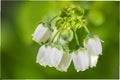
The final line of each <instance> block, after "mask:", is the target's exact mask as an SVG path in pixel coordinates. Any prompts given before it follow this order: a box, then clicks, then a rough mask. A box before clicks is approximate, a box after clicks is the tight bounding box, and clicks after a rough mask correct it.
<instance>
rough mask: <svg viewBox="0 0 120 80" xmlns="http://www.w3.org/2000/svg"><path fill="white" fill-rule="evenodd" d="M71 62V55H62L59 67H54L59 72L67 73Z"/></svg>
mask: <svg viewBox="0 0 120 80" xmlns="http://www.w3.org/2000/svg"><path fill="white" fill-rule="evenodd" d="M71 61H72V56H71V54H69V53H63V57H62V59H61V61H60V63H59V65H58V66H57V67H56V69H57V70H60V71H65V72H67V69H68V67H69V66H70V63H71Z"/></svg>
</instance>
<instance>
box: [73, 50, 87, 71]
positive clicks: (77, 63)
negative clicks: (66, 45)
mask: <svg viewBox="0 0 120 80" xmlns="http://www.w3.org/2000/svg"><path fill="white" fill-rule="evenodd" d="M72 59H73V63H74V67H75V69H76V71H77V72H79V71H85V70H86V69H88V67H89V56H88V53H87V51H86V50H85V49H83V50H80V51H79V52H78V53H75V52H73V53H72Z"/></svg>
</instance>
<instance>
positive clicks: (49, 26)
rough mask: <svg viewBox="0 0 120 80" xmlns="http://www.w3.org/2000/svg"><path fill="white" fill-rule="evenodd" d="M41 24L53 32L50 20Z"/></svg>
mask: <svg viewBox="0 0 120 80" xmlns="http://www.w3.org/2000/svg"><path fill="white" fill-rule="evenodd" d="M43 25H44V27H47V28H49V29H50V30H51V31H52V32H53V29H52V27H51V22H50V21H46V22H44V23H43Z"/></svg>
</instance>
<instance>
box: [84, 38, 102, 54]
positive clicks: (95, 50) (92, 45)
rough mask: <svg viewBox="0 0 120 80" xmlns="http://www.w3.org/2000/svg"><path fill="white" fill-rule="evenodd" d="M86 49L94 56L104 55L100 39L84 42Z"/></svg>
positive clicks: (90, 39)
mask: <svg viewBox="0 0 120 80" xmlns="http://www.w3.org/2000/svg"><path fill="white" fill-rule="evenodd" d="M84 47H85V48H87V50H88V52H89V53H90V54H92V55H99V54H102V45H101V40H100V39H99V37H93V38H89V39H87V40H84Z"/></svg>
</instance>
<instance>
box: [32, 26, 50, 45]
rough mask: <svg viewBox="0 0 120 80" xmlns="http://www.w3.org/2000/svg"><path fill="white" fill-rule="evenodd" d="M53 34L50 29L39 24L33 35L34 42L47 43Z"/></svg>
mask: <svg viewBox="0 0 120 80" xmlns="http://www.w3.org/2000/svg"><path fill="white" fill-rule="evenodd" d="M51 33H52V31H50V29H49V28H47V27H44V26H43V24H39V25H38V27H37V28H36V30H35V31H34V34H33V35H32V36H33V40H34V41H36V42H38V43H41V42H46V41H47V40H48V39H49V38H50V35H51Z"/></svg>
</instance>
